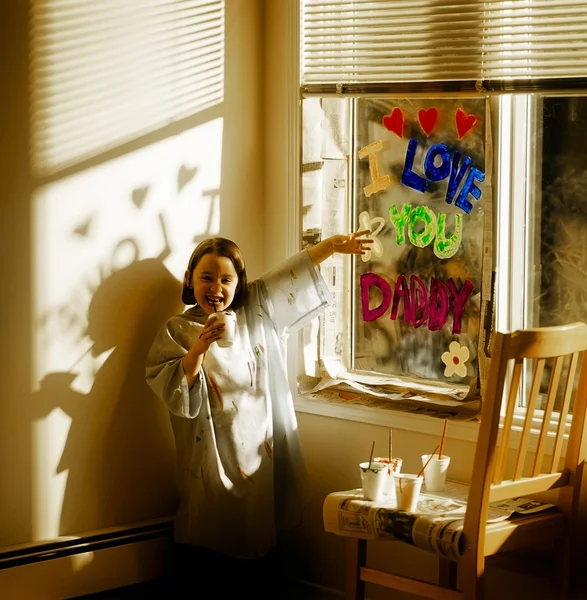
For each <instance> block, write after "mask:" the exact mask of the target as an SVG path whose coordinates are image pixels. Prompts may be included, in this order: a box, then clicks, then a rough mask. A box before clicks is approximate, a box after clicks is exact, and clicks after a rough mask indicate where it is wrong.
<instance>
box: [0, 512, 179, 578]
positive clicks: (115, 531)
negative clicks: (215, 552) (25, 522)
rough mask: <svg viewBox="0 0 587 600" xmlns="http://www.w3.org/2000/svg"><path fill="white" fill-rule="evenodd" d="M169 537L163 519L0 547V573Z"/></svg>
mask: <svg viewBox="0 0 587 600" xmlns="http://www.w3.org/2000/svg"><path fill="white" fill-rule="evenodd" d="M172 535H173V519H172V518H170V517H165V518H162V519H156V520H152V521H146V522H141V523H137V524H132V525H122V526H119V527H110V528H108V529H100V530H97V531H90V532H86V533H82V534H78V535H76V536H67V537H65V536H63V537H60V538H57V539H55V540H51V541H43V542H33V543H29V544H22V545H19V546H10V547H9V548H8V549H6V550H2V548H1V547H0V571H2V570H4V569H8V568H13V567H19V566H23V565H31V564H34V563H40V562H43V561H47V560H54V559H59V558H66V557H70V556H75V555H76V554H86V553H88V552H98V551H99V550H105V549H110V548H116V547H118V546H125V545H128V544H136V543H139V542H144V541H148V540H153V539H157V538H167V537H168V538H171V537H172Z"/></svg>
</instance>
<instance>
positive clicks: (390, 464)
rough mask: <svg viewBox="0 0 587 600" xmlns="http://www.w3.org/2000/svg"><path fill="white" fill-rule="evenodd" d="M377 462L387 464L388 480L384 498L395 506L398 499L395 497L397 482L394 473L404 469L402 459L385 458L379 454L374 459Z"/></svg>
mask: <svg viewBox="0 0 587 600" xmlns="http://www.w3.org/2000/svg"><path fill="white" fill-rule="evenodd" d="M373 460H374V461H375V462H382V463H385V464H386V465H387V481H386V482H385V489H384V490H383V495H384V496H385V498H384V500H385V502H386V503H389V504H391V505H393V506H395V504H396V502H397V499H396V497H395V482H394V480H393V474H394V473H399V472H400V471H401V469H402V463H403V461H402V459H401V458H392V459H391V460H390V459H389V458H383V457H381V456H377V457H375V458H374V459H373Z"/></svg>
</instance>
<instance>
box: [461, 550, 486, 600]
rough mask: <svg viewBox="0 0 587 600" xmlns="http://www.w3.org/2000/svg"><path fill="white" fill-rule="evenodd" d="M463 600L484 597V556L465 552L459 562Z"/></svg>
mask: <svg viewBox="0 0 587 600" xmlns="http://www.w3.org/2000/svg"><path fill="white" fill-rule="evenodd" d="M459 567H460V570H461V577H462V582H461V585H462V591H463V596H464V598H465V600H483V599H484V598H485V557H484V556H479V555H478V554H473V553H466V554H465V556H464V557H463V559H462V560H461V562H460V563H459Z"/></svg>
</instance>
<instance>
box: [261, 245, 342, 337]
mask: <svg viewBox="0 0 587 600" xmlns="http://www.w3.org/2000/svg"><path fill="white" fill-rule="evenodd" d="M260 285H261V291H262V293H263V295H264V296H265V299H266V302H267V310H268V312H269V314H270V315H271V318H272V320H273V322H274V324H275V327H276V329H277V332H278V334H280V335H281V334H283V333H288V332H289V331H292V330H295V329H299V328H300V327H303V326H304V325H306V324H307V323H309V322H310V321H311V320H312V319H314V318H315V317H317V316H318V315H319V314H320V313H321V312H322V311H323V310H324V309H325V308H326V307H327V306H329V305H331V304H332V302H333V299H332V294H331V292H330V290H329V289H328V286H327V285H326V282H325V281H324V278H323V277H322V275H321V274H320V272H319V271H318V269H317V268H316V267H315V266H314V265H313V264H312V261H311V259H310V255H309V254H308V252H307V250H302V251H301V252H299V253H298V254H295V255H294V256H292V257H290V258H288V259H287V260H286V261H285V262H283V263H281V264H280V265H279V266H277V267H275V268H274V269H272V270H270V271H269V272H268V273H266V274H265V275H263V276H262V277H261V279H260Z"/></svg>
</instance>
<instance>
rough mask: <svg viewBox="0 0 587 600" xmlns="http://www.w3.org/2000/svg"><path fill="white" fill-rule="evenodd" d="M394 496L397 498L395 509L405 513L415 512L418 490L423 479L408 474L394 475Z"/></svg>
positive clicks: (418, 495)
mask: <svg viewBox="0 0 587 600" xmlns="http://www.w3.org/2000/svg"><path fill="white" fill-rule="evenodd" d="M393 480H394V482H395V496H396V498H397V508H398V509H399V510H405V511H407V512H416V506H417V505H418V499H419V498H420V490H421V489H422V482H423V481H424V478H423V477H422V475H420V476H418V475H413V474H409V473H394V474H393Z"/></svg>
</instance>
